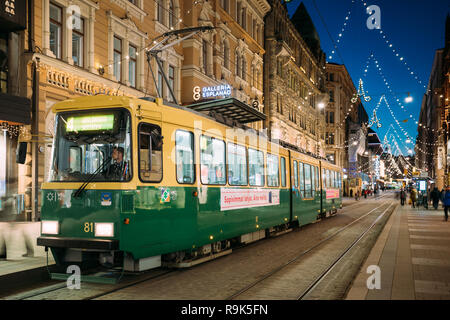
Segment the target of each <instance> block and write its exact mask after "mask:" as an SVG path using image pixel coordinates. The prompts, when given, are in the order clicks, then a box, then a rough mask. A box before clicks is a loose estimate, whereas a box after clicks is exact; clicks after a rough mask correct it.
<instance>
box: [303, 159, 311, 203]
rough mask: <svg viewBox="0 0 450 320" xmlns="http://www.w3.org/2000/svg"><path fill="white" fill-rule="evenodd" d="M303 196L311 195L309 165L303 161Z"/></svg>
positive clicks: (309, 196) (308, 196)
mask: <svg viewBox="0 0 450 320" xmlns="http://www.w3.org/2000/svg"><path fill="white" fill-rule="evenodd" d="M304 171H305V198H311V197H312V189H311V166H310V165H309V164H307V163H305V169H304Z"/></svg>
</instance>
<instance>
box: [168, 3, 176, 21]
mask: <svg viewBox="0 0 450 320" xmlns="http://www.w3.org/2000/svg"><path fill="white" fill-rule="evenodd" d="M173 27H175V6H174V4H173V0H169V28H173Z"/></svg>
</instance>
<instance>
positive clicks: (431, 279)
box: [346, 205, 450, 300]
mask: <svg viewBox="0 0 450 320" xmlns="http://www.w3.org/2000/svg"><path fill="white" fill-rule="evenodd" d="M443 220H444V213H443V209H438V210H434V209H429V210H423V207H421V208H420V209H417V208H416V209H413V208H411V206H409V205H405V206H399V207H398V208H397V210H395V211H394V212H393V213H392V215H391V217H390V218H389V221H388V222H387V223H386V225H385V227H384V229H383V231H382V233H381V234H380V236H379V237H378V240H377V242H376V243H375V245H374V247H373V248H372V250H371V252H370V254H369V256H368V258H367V260H366V262H365V263H364V265H363V266H362V268H361V270H360V272H359V274H358V275H357V277H356V278H355V280H354V283H353V284H352V287H351V288H350V290H349V292H348V294H347V297H346V299H347V300H430V299H433V300H437V299H439V300H448V299H450V245H449V244H450V220H449V222H444V221H443ZM370 265H376V266H379V267H380V270H381V289H372V290H369V289H368V288H367V280H368V278H369V276H371V274H372V273H371V274H369V273H367V272H366V270H367V268H368V266H370Z"/></svg>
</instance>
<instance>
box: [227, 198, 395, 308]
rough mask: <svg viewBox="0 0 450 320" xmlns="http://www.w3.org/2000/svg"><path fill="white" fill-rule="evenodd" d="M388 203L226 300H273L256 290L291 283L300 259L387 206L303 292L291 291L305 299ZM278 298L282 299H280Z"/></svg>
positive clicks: (368, 229) (377, 219) (282, 289)
mask: <svg viewBox="0 0 450 320" xmlns="http://www.w3.org/2000/svg"><path fill="white" fill-rule="evenodd" d="M390 202H391V201H389V200H388V201H385V202H384V203H382V204H381V205H380V206H378V207H375V208H373V209H372V210H370V211H369V212H368V213H366V214H364V215H362V216H360V217H359V218H357V219H355V220H354V221H352V222H351V223H349V224H347V225H345V226H344V227H342V228H340V229H338V230H337V231H336V232H334V233H333V234H331V235H329V236H328V237H326V238H325V239H323V240H321V241H319V242H318V243H316V244H315V245H313V246H312V247H310V248H308V249H306V250H304V251H302V252H301V253H300V254H298V255H297V256H295V257H294V258H292V259H291V260H289V261H287V262H286V263H283V264H282V265H280V266H278V267H276V268H275V269H273V270H272V271H270V272H268V273H266V274H265V275H264V276H262V277H260V278H259V279H257V280H255V281H254V282H252V283H250V284H248V285H247V286H245V287H244V288H242V289H240V290H239V291H237V292H235V293H234V294H232V295H230V296H229V297H227V298H226V300H235V299H238V298H241V297H243V299H254V298H252V294H253V297H256V299H260V298H261V299H273V298H274V296H273V295H271V296H264V294H262V295H261V294H260V293H258V288H259V289H260V291H261V289H264V287H265V285H266V284H267V287H274V283H275V282H276V281H278V280H284V281H285V282H286V280H287V281H288V282H292V279H293V278H292V277H291V276H290V275H292V273H293V272H292V269H295V264H296V263H298V262H299V263H301V259H302V258H306V257H307V256H308V255H309V254H311V253H313V252H314V251H315V250H317V249H319V248H320V247H322V246H324V245H325V244H329V243H330V240H332V239H334V238H336V237H337V236H339V235H341V234H342V232H343V231H345V230H347V229H348V228H350V227H352V226H354V225H356V224H357V223H358V222H360V221H361V220H363V219H365V218H366V217H369V216H370V215H371V214H372V213H373V212H375V211H376V210H377V209H380V208H382V207H384V206H386V205H387V207H386V208H385V209H384V210H383V211H382V213H381V214H379V215H378V216H377V217H376V219H375V220H374V221H373V222H372V223H371V224H370V226H369V227H368V228H364V231H363V232H362V233H360V234H359V236H358V237H357V238H356V239H355V240H353V241H352V242H351V244H350V245H348V246H346V247H345V249H344V250H343V251H342V252H341V253H340V254H339V255H338V257H337V258H335V259H333V260H332V262H331V263H330V264H329V265H328V267H326V268H325V269H324V270H323V271H321V272H320V273H319V275H317V276H315V277H314V278H313V279H312V280H311V281H310V282H309V284H308V285H306V286H304V289H303V290H301V289H298V290H297V288H294V289H293V291H297V292H298V293H297V294H296V295H295V297H294V296H291V298H292V299H295V300H303V299H305V298H307V297H308V296H309V295H310V294H311V292H313V291H314V290H315V288H317V286H318V285H319V284H320V283H321V282H322V280H323V279H324V278H326V276H327V275H328V274H329V273H330V272H331V271H332V270H333V269H334V267H335V266H336V265H337V264H338V263H339V262H341V261H342V259H344V258H345V257H346V255H347V254H348V252H350V250H351V249H352V248H354V247H355V246H356V245H357V244H358V243H360V241H361V240H362V239H363V238H364V236H365V235H367V233H368V232H369V231H370V230H372V229H373V227H374V226H375V225H376V223H377V222H379V220H380V219H381V218H382V217H383V216H384V215H385V214H386V212H387V211H388V210H389V209H390V208H391V207H392V205H393V203H390ZM288 268H291V270H287V269H288ZM283 273H285V274H283ZM275 278H276V279H275ZM283 278H284V279H283ZM286 278H287V279H286ZM281 282H282V281H281ZM278 289H280V290H281V291H284V288H280V287H278ZM252 291H253V293H252ZM291 291H292V288H291ZM249 297H250V298H249ZM280 298H283V297H280Z"/></svg>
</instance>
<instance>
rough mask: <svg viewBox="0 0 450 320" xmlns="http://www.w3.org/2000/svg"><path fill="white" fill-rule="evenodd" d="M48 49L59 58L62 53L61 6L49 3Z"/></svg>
mask: <svg viewBox="0 0 450 320" xmlns="http://www.w3.org/2000/svg"><path fill="white" fill-rule="evenodd" d="M50 50H51V51H52V52H53V54H54V55H55V56H56V58H58V59H61V53H62V8H60V7H58V6H56V5H54V4H53V3H50Z"/></svg>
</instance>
